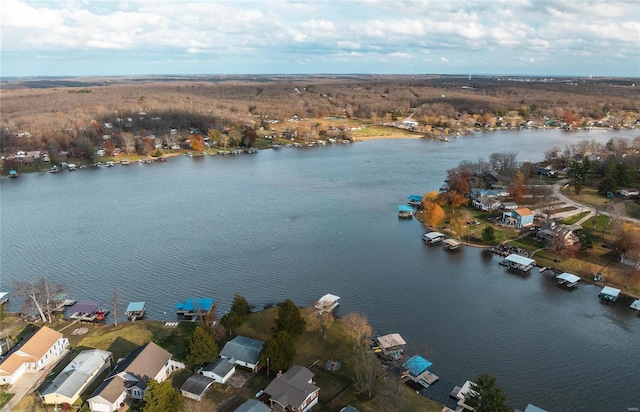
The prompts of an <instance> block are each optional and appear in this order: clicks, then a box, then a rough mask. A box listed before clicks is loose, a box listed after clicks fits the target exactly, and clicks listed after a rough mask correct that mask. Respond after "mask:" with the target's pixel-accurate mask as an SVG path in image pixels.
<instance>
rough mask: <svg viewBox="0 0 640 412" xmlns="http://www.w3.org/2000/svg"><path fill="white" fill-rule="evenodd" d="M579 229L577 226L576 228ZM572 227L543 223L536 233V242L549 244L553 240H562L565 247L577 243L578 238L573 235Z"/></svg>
mask: <svg viewBox="0 0 640 412" xmlns="http://www.w3.org/2000/svg"><path fill="white" fill-rule="evenodd" d="M578 227H579V226H578ZM573 230H574V226H569V225H562V224H560V225H559V224H557V223H556V222H545V223H543V224H542V226H541V227H540V230H539V231H538V233H536V240H538V241H539V242H545V243H551V242H553V241H554V239H557V238H560V237H561V238H564V241H565V243H566V244H567V245H573V244H574V243H576V242H578V241H579V239H578V236H576V234H575V233H573Z"/></svg>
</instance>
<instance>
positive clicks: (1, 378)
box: [0, 326, 69, 385]
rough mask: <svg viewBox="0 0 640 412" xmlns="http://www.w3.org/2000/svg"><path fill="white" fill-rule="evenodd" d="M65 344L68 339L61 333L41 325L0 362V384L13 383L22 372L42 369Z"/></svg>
mask: <svg viewBox="0 0 640 412" xmlns="http://www.w3.org/2000/svg"><path fill="white" fill-rule="evenodd" d="M67 346H69V340H68V339H67V338H65V337H64V335H62V333H60V332H58V331H55V330H53V329H50V328H48V327H46V326H43V327H41V328H40V329H38V331H37V332H36V333H34V334H33V335H31V337H29V338H28V339H27V340H26V342H24V343H23V344H22V345H18V346H15V347H14V348H13V349H12V351H11V354H10V355H9V356H7V357H6V358H5V359H4V361H2V363H0V384H1V385H13V384H14V383H15V382H16V381H17V380H18V379H19V378H20V376H22V374H23V373H25V372H27V371H39V370H42V369H44V368H45V367H46V366H47V365H50V364H51V363H53V362H56V361H57V360H58V358H60V356H62V353H63V352H64V349H65V348H66V347H67Z"/></svg>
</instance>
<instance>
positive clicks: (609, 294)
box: [598, 286, 620, 302]
mask: <svg viewBox="0 0 640 412" xmlns="http://www.w3.org/2000/svg"><path fill="white" fill-rule="evenodd" d="M618 296H620V289H616V288H612V287H611V286H605V287H603V288H602V290H601V291H600V293H598V297H599V298H600V299H602V300H604V301H607V302H615V301H616V300H618Z"/></svg>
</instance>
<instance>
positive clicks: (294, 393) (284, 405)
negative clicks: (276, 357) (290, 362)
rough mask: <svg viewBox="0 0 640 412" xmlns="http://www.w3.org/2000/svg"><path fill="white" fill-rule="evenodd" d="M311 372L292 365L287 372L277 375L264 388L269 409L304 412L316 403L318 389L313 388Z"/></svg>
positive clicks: (283, 411) (302, 367)
mask: <svg viewBox="0 0 640 412" xmlns="http://www.w3.org/2000/svg"><path fill="white" fill-rule="evenodd" d="M312 378H313V372H311V371H310V370H309V369H307V368H305V367H304V366H299V365H294V366H292V367H291V369H289V370H288V371H287V372H285V373H283V374H278V376H277V377H276V378H275V379H274V380H273V381H271V383H270V384H269V385H268V386H267V387H266V388H265V390H264V392H265V393H266V394H267V396H268V397H269V402H270V404H271V409H273V410H276V411H280V412H285V411H291V412H306V411H309V410H311V408H313V407H314V406H315V405H316V404H317V403H318V392H319V391H320V388H319V387H317V386H315V384H314V382H313V380H312Z"/></svg>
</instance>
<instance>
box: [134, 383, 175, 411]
mask: <svg viewBox="0 0 640 412" xmlns="http://www.w3.org/2000/svg"><path fill="white" fill-rule="evenodd" d="M166 411H175V412H180V411H182V397H181V396H180V391H178V389H176V388H174V387H173V386H171V382H170V381H164V382H162V383H158V382H156V381H155V380H153V379H151V380H149V382H148V386H147V391H146V392H145V394H144V407H143V408H142V412H166Z"/></svg>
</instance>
